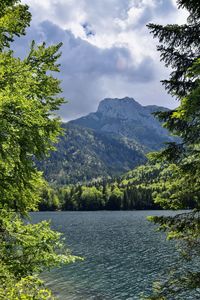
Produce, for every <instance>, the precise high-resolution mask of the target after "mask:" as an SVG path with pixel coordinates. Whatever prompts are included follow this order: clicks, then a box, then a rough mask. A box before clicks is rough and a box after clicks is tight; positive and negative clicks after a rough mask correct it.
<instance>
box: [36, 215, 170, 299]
mask: <svg viewBox="0 0 200 300" xmlns="http://www.w3.org/2000/svg"><path fill="white" fill-rule="evenodd" d="M162 214H165V215H166V214H168V215H169V214H172V213H170V212H167V211H165V212H163V211H98V212H37V213H32V214H31V216H32V220H33V222H38V221H41V220H43V219H47V220H51V221H52V227H53V228H54V229H56V230H58V231H60V232H63V233H64V236H65V237H66V243H67V245H68V247H69V248H70V249H71V250H72V253H73V254H75V255H79V256H82V257H84V258H85V260H84V261H83V262H79V261H78V262H76V263H74V264H71V265H67V266H64V267H62V268H59V269H55V270H52V271H51V272H48V273H45V274H44V275H43V278H44V279H45V280H46V281H47V285H48V287H50V288H51V289H52V290H53V291H54V293H55V295H56V296H57V297H58V298H59V299H64V300H92V299H93V300H107V299H108V300H111V299H119V300H135V299H137V300H138V299H140V295H141V293H142V292H144V293H145V294H148V293H149V292H150V291H151V286H152V282H153V281H154V280H155V279H158V278H159V275H160V274H161V273H162V272H164V271H165V270H166V269H167V267H168V266H169V265H172V264H175V263H176V255H175V254H174V249H175V246H174V244H173V243H172V242H166V240H165V235H164V234H163V233H161V232H156V231H155V229H156V227H155V226H154V225H153V224H151V223H149V222H148V221H147V220H146V217H147V216H149V215H162Z"/></svg>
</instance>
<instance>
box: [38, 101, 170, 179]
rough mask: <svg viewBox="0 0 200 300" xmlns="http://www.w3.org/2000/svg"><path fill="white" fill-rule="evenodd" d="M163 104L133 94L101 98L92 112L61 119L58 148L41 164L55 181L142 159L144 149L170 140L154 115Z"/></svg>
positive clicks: (117, 169)
mask: <svg viewBox="0 0 200 300" xmlns="http://www.w3.org/2000/svg"><path fill="white" fill-rule="evenodd" d="M157 109H160V110H167V108H163V107H157V106H155V105H149V106H142V105H141V104H139V103H138V102H136V101H135V100H134V99H133V98H128V97H125V98H122V99H118V98H115V99H112V98H105V99H104V100H102V101H101V102H100V104H99V107H98V109H97V111H96V112H93V113H90V114H88V115H86V116H84V117H81V118H78V119H76V120H72V121H69V122H67V123H63V125H62V127H63V128H64V130H65V134H64V136H63V137H61V138H60V142H59V143H58V145H56V147H57V151H56V152H52V153H51V155H50V156H49V157H48V158H47V159H45V161H43V162H42V163H41V164H39V167H40V169H41V170H42V171H43V172H44V176H45V178H46V179H47V180H48V181H49V182H51V183H55V184H60V185H63V184H70V183H76V182H86V181H90V180H92V179H96V178H104V177H113V176H119V175H121V174H123V173H124V172H127V171H129V170H131V169H133V168H134V167H136V166H138V165H140V164H143V163H144V162H145V161H146V156H145V154H146V153H147V152H149V151H155V150H159V149H160V148H161V147H162V146H163V142H169V141H171V140H172V138H171V137H169V135H168V132H167V130H166V129H163V128H162V127H161V124H160V122H159V121H158V120H156V119H155V118H154V117H153V116H152V114H151V113H152V112H154V111H155V110H157Z"/></svg>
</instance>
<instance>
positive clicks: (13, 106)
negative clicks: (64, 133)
mask: <svg viewBox="0 0 200 300" xmlns="http://www.w3.org/2000/svg"><path fill="white" fill-rule="evenodd" d="M19 2H20V1H14V0H13V1H12V0H4V1H1V3H0V65H1V68H0V87H1V88H0V195H1V196H0V233H1V235H0V275H1V276H0V298H1V299H6V300H7V299H8V300H14V299H38V300H39V299H52V298H51V293H50V292H49V291H47V290H46V289H45V288H44V287H43V286H42V282H41V281H40V280H39V279H38V278H37V275H38V273H40V272H42V271H43V270H45V269H49V268H50V267H53V266H58V265H59V264H62V263H69V262H73V261H74V260H75V257H73V256H72V255H71V254H70V253H69V251H68V250H64V249H63V246H64V243H63V240H62V238H61V235H60V234H59V233H57V232H55V231H52V230H51V229H50V224H49V223H48V222H41V223H38V224H34V225H33V224H30V223H29V222H28V220H27V219H26V217H27V215H28V212H29V211H30V210H36V209H37V206H38V203H39V201H40V196H41V191H42V190H43V189H44V186H45V182H44V180H43V178H42V176H41V173H40V172H38V171H37V169H36V167H35V162H34V161H35V159H41V158H43V157H44V156H45V155H47V154H48V153H49V151H50V150H52V149H54V144H55V142H56V141H57V136H58V134H59V133H61V128H60V121H59V119H58V118H57V117H55V115H54V113H53V112H54V111H55V110H56V109H58V108H59V105H60V104H61V103H62V102H63V99H62V98H60V97H59V96H58V94H59V93H60V92H61V89H60V85H59V84H60V82H59V80H58V79H56V78H55V77H53V75H52V72H53V71H56V72H57V71H59V65H58V63H57V60H58V58H59V57H60V53H59V49H60V47H61V44H59V45H55V46H54V45H53V46H50V47H46V46H45V44H42V45H39V46H35V43H34V42H33V43H32V45H31V49H30V52H29V54H28V55H27V57H25V59H24V60H21V59H19V58H15V57H14V53H13V51H11V50H9V46H10V43H11V42H12V41H13V40H14V37H15V36H20V35H22V34H25V29H26V27H27V26H28V25H29V22H30V18H31V15H30V13H29V12H28V7H27V6H26V5H21V4H20V3H19ZM57 203H58V201H57V199H56V198H54V204H55V205H57Z"/></svg>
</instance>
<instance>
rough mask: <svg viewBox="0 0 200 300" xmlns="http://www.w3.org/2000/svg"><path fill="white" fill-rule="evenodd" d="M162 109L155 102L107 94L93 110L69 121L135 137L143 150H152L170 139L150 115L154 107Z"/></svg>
mask: <svg viewBox="0 0 200 300" xmlns="http://www.w3.org/2000/svg"><path fill="white" fill-rule="evenodd" d="M166 110H167V108H164V107H159V106H156V105H149V106H142V105H140V104H139V103H138V102H136V101H135V100H134V99H133V98H128V97H126V98H123V99H117V98H116V99H109V98H107V99H104V100H103V101H101V102H100V104H99V107H98V110H97V112H95V113H91V114H89V115H87V116H85V117H82V118H79V119H76V120H74V121H71V122H70V123H71V124H75V125H79V126H81V127H85V128H90V129H93V130H95V131H98V132H102V133H104V134H105V133H109V134H114V135H117V136H121V137H126V138H128V139H131V140H135V141H136V142H138V143H139V144H141V145H143V146H144V147H145V148H146V151H152V150H158V149H160V148H161V147H163V143H164V142H169V141H171V140H173V139H172V138H171V137H169V133H168V131H167V130H166V129H164V128H163V127H162V126H161V124H160V122H159V121H158V120H156V119H155V118H154V116H153V115H152V113H153V112H155V111H166Z"/></svg>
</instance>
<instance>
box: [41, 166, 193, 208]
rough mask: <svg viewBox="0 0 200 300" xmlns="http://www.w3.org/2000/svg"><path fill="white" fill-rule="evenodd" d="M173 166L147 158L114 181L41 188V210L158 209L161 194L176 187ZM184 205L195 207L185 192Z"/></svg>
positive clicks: (191, 196) (165, 193)
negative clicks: (145, 162)
mask: <svg viewBox="0 0 200 300" xmlns="http://www.w3.org/2000/svg"><path fill="white" fill-rule="evenodd" d="M177 171H178V169H177V167H176V165H173V164H171V165H167V164H164V163H162V164H161V163H156V162H151V161H149V163H148V164H146V165H142V166H139V167H138V168H136V169H134V170H132V171H130V172H128V173H126V174H124V175H123V176H122V177H118V178H116V179H114V180H111V179H110V180H106V179H104V180H97V181H93V182H90V183H88V184H86V185H80V184H77V185H68V186H62V187H54V188H45V189H44V191H43V197H42V198H43V201H42V203H40V209H41V210H58V209H61V210H102V209H107V210H129V209H160V208H161V206H160V199H161V196H162V195H163V196H165V197H166V196H167V194H169V197H170V194H171V193H170V189H171V190H173V189H174V186H176V181H175V178H176V172H177ZM184 201H185V208H193V207H195V198H194V197H193V194H192V192H191V193H190V192H189V191H188V194H187V195H186V196H185V200H184Z"/></svg>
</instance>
